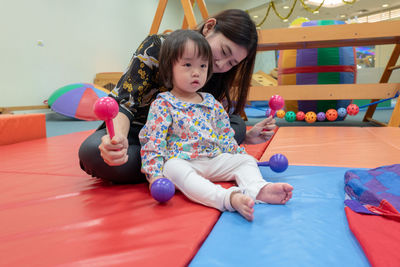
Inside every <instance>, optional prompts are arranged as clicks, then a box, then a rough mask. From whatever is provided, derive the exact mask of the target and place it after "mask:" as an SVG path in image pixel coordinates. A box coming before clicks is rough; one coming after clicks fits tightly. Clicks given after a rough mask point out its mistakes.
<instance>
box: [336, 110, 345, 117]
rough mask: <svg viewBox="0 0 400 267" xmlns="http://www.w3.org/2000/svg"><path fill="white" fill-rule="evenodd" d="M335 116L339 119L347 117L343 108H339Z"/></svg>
mask: <svg viewBox="0 0 400 267" xmlns="http://www.w3.org/2000/svg"><path fill="white" fill-rule="evenodd" d="M337 114H338V116H339V117H342V118H343V117H344V116H346V115H347V111H346V109H345V108H339V109H338V110H337Z"/></svg>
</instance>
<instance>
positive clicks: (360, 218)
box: [345, 207, 400, 267]
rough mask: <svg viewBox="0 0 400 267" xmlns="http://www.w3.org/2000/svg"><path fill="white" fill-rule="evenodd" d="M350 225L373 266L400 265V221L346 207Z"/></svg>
mask: <svg viewBox="0 0 400 267" xmlns="http://www.w3.org/2000/svg"><path fill="white" fill-rule="evenodd" d="M345 211H346V216H347V220H348V222H349V227H350V229H351V231H352V232H353V234H354V235H355V236H356V238H357V240H358V241H359V242H360V244H361V246H362V248H363V250H364V252H365V255H366V256H367V258H368V260H369V262H370V263H371V265H372V266H382V267H387V266H399V265H400V254H399V247H400V223H399V222H398V221H396V220H391V219H388V218H385V217H383V216H376V215H370V214H360V213H357V212H354V211H352V210H351V209H350V208H348V207H345Z"/></svg>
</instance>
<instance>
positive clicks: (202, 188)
mask: <svg viewBox="0 0 400 267" xmlns="http://www.w3.org/2000/svg"><path fill="white" fill-rule="evenodd" d="M163 174H164V176H165V177H166V178H168V179H170V180H171V181H172V182H173V183H174V184H175V186H176V187H177V188H178V189H179V190H180V191H181V192H182V193H183V194H185V195H186V196H187V197H188V198H189V199H191V200H193V201H195V202H198V203H201V204H203V205H206V206H210V207H214V208H216V209H219V210H220V211H224V210H229V211H234V209H233V208H232V206H231V201H230V196H231V194H232V192H237V191H239V192H242V193H243V194H245V195H248V196H250V197H251V198H253V199H254V200H256V197H257V195H258V192H259V191H260V190H261V188H263V187H264V186H265V185H266V184H268V182H267V181H265V180H264V179H263V177H262V175H261V173H260V169H259V168H258V166H257V161H256V160H255V158H253V157H252V156H250V155H246V154H235V155H233V154H228V153H225V154H221V155H219V156H217V157H215V158H212V159H209V158H201V159H198V160H193V161H187V160H183V159H178V158H172V159H170V160H168V161H167V162H165V164H164V171H163ZM226 181H236V183H237V185H238V186H237V187H236V186H233V187H231V188H229V189H225V188H223V187H222V186H220V185H217V184H214V183H213V182H226ZM257 202H259V201H257Z"/></svg>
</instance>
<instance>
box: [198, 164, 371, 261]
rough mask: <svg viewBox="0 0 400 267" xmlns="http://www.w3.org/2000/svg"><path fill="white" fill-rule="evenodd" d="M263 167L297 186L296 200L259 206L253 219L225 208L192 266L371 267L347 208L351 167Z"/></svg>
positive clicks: (267, 174) (271, 175) (278, 179)
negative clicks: (346, 183) (346, 175)
mask: <svg viewBox="0 0 400 267" xmlns="http://www.w3.org/2000/svg"><path fill="white" fill-rule="evenodd" d="M260 169H261V171H262V173H263V176H264V177H269V178H268V179H267V180H268V181H271V182H287V183H290V184H292V185H293V187H294V191H293V198H292V199H291V201H289V202H288V203H287V204H286V205H267V204H258V205H256V207H255V219H254V221H253V222H247V221H246V220H245V219H243V218H242V217H241V216H240V215H239V214H238V213H230V212H224V213H223V214H222V215H221V218H220V219H219V221H218V222H217V224H216V225H215V227H214V229H213V230H212V232H211V233H210V235H209V236H208V238H207V239H206V241H205V242H204V244H203V246H202V247H201V248H200V250H199V252H198V253H197V255H196V256H195V257H194V258H193V260H192V262H191V263H190V266H193V267H195V266H274V267H275V266H285V267H287V266H307V267H308V266H352V267H355V266H370V265H369V263H368V260H367V258H366V257H365V255H364V253H363V251H362V249H361V247H360V246H359V244H358V242H357V240H356V239H355V237H354V236H353V235H352V233H351V231H350V229H349V227H348V223H347V219H346V215H345V212H344V204H343V201H344V173H345V172H346V170H348V169H347V168H333V167H305V166H289V168H288V170H286V171H285V172H284V173H280V174H276V173H273V172H272V171H271V170H269V168H268V167H261V168H260Z"/></svg>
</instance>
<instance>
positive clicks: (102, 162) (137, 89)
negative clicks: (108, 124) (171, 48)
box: [79, 9, 276, 183]
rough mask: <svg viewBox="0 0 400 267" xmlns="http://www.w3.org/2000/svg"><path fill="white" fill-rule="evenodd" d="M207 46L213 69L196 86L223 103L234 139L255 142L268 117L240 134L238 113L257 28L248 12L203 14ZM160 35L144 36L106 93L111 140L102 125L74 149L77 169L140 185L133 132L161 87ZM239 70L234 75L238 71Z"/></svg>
mask: <svg viewBox="0 0 400 267" xmlns="http://www.w3.org/2000/svg"><path fill="white" fill-rule="evenodd" d="M198 32H199V33H201V34H202V35H203V36H204V37H205V38H206V40H207V42H208V43H209V44H210V46H211V50H212V52H213V64H211V65H214V69H213V73H212V76H211V78H210V79H209V80H208V82H207V83H206V84H205V86H204V87H203V88H202V90H203V91H204V92H208V93H210V94H212V95H213V96H214V97H215V98H216V99H217V100H218V101H221V102H222V101H223V102H224V103H226V105H225V108H226V110H228V111H229V119H230V123H231V126H232V128H233V129H234V130H235V139H236V140H237V142H238V143H239V144H240V143H242V142H243V143H251V144H257V143H262V142H265V141H267V140H269V139H270V137H271V136H272V135H273V134H274V131H273V130H274V128H275V127H276V126H275V121H274V120H273V119H272V118H266V119H265V120H263V121H261V122H259V123H257V124H256V125H254V127H252V129H251V130H250V131H248V132H246V124H245V122H244V121H243V119H242V118H241V117H240V114H242V112H243V110H244V107H245V104H246V102H247V92H248V89H249V86H250V80H251V75H252V72H253V66H254V61H255V55H256V49H257V40H258V38H257V31H256V27H255V25H254V23H253V21H252V20H251V19H250V17H249V15H248V14H247V13H246V12H245V11H243V10H238V9H229V10H225V11H223V12H221V13H219V14H217V15H215V16H213V17H210V18H208V19H207V20H205V21H204V23H202V24H201V25H200V27H199V29H198ZM164 38H165V36H164V35H151V36H148V37H147V38H146V39H145V40H144V41H143V42H142V44H141V45H140V46H139V48H138V49H137V50H136V52H135V54H134V55H133V57H132V60H131V62H130V64H129V66H128V68H127V70H126V72H125V73H124V75H123V76H122V77H121V79H120V81H119V82H118V84H117V86H116V88H115V89H114V90H112V92H111V94H110V96H111V97H113V98H115V99H116V100H117V102H118V103H119V105H120V110H119V111H120V112H119V113H118V115H117V117H116V118H115V119H114V120H113V122H114V127H115V136H114V138H113V139H112V140H111V139H110V136H109V135H108V134H107V130H106V128H105V126H104V125H103V127H100V128H99V129H98V130H97V131H96V132H94V133H93V134H91V135H90V136H89V137H88V138H87V139H86V140H85V141H84V142H83V143H82V145H81V147H80V149H79V160H80V165H81V168H82V169H83V170H84V171H85V172H87V173H88V174H91V175H92V176H95V177H99V178H102V179H105V180H109V181H112V182H114V183H142V182H145V181H146V180H145V177H144V175H143V174H142V173H141V171H140V169H141V162H140V143H139V138H138V134H139V131H140V129H141V128H142V127H143V125H144V124H145V122H146V118H147V114H148V111H149V107H150V104H151V102H152V101H153V100H154V99H155V98H156V96H157V94H158V93H160V92H164V91H166V90H167V89H166V88H165V87H164V86H162V85H161V84H160V82H159V66H158V65H159V63H158V60H159V59H160V56H159V54H160V48H161V44H162V42H163V40H164ZM239 74H240V75H239Z"/></svg>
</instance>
